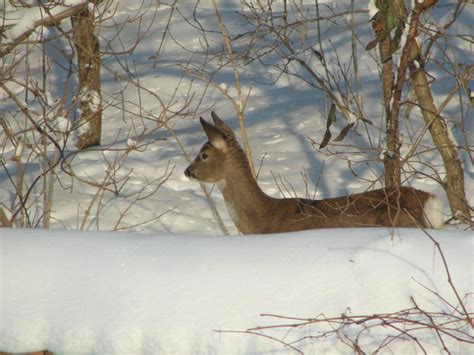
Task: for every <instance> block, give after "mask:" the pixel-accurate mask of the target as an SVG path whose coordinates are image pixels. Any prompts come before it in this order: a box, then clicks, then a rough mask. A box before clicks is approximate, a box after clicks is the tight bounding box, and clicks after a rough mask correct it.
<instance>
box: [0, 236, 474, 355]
mask: <svg viewBox="0 0 474 355" xmlns="http://www.w3.org/2000/svg"><path fill="white" fill-rule="evenodd" d="M430 233H431V234H432V236H433V237H434V238H435V239H436V240H437V241H438V242H439V243H440V245H441V248H442V249H443V253H444V255H445V257H446V259H447V261H448V263H449V267H450V272H451V277H452V280H453V282H454V283H455V285H456V288H457V291H458V292H459V294H460V295H462V297H464V295H466V294H467V293H469V292H471V291H472V280H473V277H474V275H473V269H472V267H470V266H472V248H473V243H472V241H473V238H472V236H471V235H470V233H469V232H460V231H458V232H451V231H436V232H435V231H430ZM0 234H1V235H0V236H1V239H0V243H1V257H2V284H1V287H2V293H1V296H2V298H1V302H0V314H1V315H2V321H1V327H0V346H1V347H2V350H7V351H16V352H19V351H32V350H37V349H50V350H51V351H53V352H56V353H60V354H63V353H66V354H67V353H84V354H85V353H94V354H110V353H113V354H263V353H266V352H270V353H287V352H288V351H289V350H288V348H285V347H284V346H282V345H281V344H280V343H278V342H275V341H270V340H268V339H265V338H260V337H257V336H254V335H249V334H238V333H223V332H219V331H229V330H232V331H245V330H246V329H247V328H251V327H255V326H262V325H271V324H285V323H291V321H282V320H279V319H272V318H270V317H261V316H260V314H262V313H270V314H276V315H281V316H292V317H302V318H310V317H316V316H319V315H321V314H324V315H325V316H326V317H330V316H339V315H341V314H343V313H345V314H347V315H371V314H373V313H390V312H397V311H400V310H402V309H407V308H411V307H413V303H412V302H411V301H410V298H413V299H414V300H415V302H416V303H417V304H418V306H419V307H420V308H422V309H425V310H427V311H437V310H439V311H445V312H447V313H452V312H453V311H454V310H453V309H450V307H449V304H451V305H456V304H457V300H456V298H455V295H454V293H453V291H452V289H451V288H450V286H449V284H448V282H447V274H446V272H445V269H444V264H443V262H442V259H441V257H440V255H439V254H438V253H437V251H436V249H435V248H434V244H433V243H432V241H431V240H430V239H428V238H427V237H426V236H424V235H423V233H422V232H420V231H416V230H404V231H390V230H387V229H370V230H366V229H353V230H351V231H344V230H315V231H306V232H302V233H296V234H283V235H270V236H254V237H242V236H236V237H231V238H230V237H229V238H216V237H212V236H183V235H141V234H129V233H125V234H119V233H106V232H102V233H98V232H89V233H81V232H75V231H68V232H65V231H43V230H28V231H26V230H11V231H4V230H2V231H1V232H0ZM420 284H422V285H424V286H425V287H428V288H429V289H430V290H432V291H434V292H436V293H438V294H439V295H440V296H441V297H443V298H444V299H445V300H446V302H444V301H442V300H441V299H440V298H438V297H435V296H433V294H432V293H431V292H430V291H428V290H427V289H425V288H424V287H423V286H421V285H420ZM469 299H470V300H471V301H472V297H470V298H469ZM447 302H449V304H448V303H447ZM468 305H470V306H472V302H469V303H468ZM325 330H328V326H327V325H324V324H322V325H312V326H307V327H304V328H295V329H276V330H267V331H263V332H262V333H263V334H266V335H269V336H274V337H278V338H280V339H282V340H284V341H285V342H288V343H293V342H294V341H295V340H298V339H300V338H302V337H304V336H311V335H313V336H317V335H320V334H321V332H322V331H325ZM465 330H468V327H467V326H466V327H465ZM390 331H391V333H396V332H395V331H394V330H393V329H390ZM427 333H428V332H426V330H423V331H420V332H415V333H414V334H413V335H416V336H417V337H418V340H419V341H420V342H421V343H422V344H423V346H424V347H425V349H426V350H427V351H429V352H430V353H431V352H432V353H438V352H439V351H440V349H441V348H440V347H441V344H440V343H439V341H438V340H437V337H436V334H435V333H434V332H431V333H429V334H427ZM343 334H345V335H346V336H347V337H350V338H355V336H356V332H355V331H354V330H353V329H351V328H349V327H348V328H347V329H345V330H343V331H341V336H342V335H343ZM384 335H385V336H386V335H387V329H383V328H382V327H380V328H379V329H372V330H371V331H369V332H367V334H365V336H364V337H363V338H362V340H361V343H362V344H363V345H364V349H365V350H366V351H367V350H370V349H375V348H377V347H378V346H379V343H380V341H381V339H383V337H384ZM446 338H447V337H446ZM446 342H447V345H448V346H449V347H450V348H451V349H453V350H454V351H459V353H466V354H467V350H468V349H469V348H468V347H467V345H465V346H464V347H460V346H459V345H454V346H453V342H452V341H451V340H450V339H449V338H448V339H446ZM293 345H294V346H296V347H298V348H300V350H302V351H305V352H306V353H309V354H329V353H332V354H334V353H351V350H350V349H349V347H347V345H344V343H343V342H341V341H338V339H337V338H336V337H334V336H332V337H327V338H322V339H319V340H314V341H313V340H311V339H305V340H302V341H300V342H297V343H294V344H293ZM390 350H391V351H392V353H396V354H402V353H403V354H415V353H418V352H419V351H420V349H419V348H417V347H416V346H415V345H414V343H413V342H408V341H403V340H398V341H396V342H395V343H394V344H393V346H391V347H390ZM471 350H472V347H471Z"/></svg>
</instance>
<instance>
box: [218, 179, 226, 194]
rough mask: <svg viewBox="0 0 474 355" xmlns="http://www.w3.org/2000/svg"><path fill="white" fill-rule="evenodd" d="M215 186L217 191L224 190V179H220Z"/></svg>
mask: <svg viewBox="0 0 474 355" xmlns="http://www.w3.org/2000/svg"><path fill="white" fill-rule="evenodd" d="M216 185H217V187H218V189H219V190H221V191H222V190H224V189H225V179H221V180H219V181H218V182H216Z"/></svg>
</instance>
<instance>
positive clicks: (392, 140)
mask: <svg viewBox="0 0 474 355" xmlns="http://www.w3.org/2000/svg"><path fill="white" fill-rule="evenodd" d="M376 5H377V8H378V10H379V11H378V13H377V14H376V15H375V17H374V18H373V19H372V28H373V30H374V33H375V35H376V40H375V41H373V43H375V44H378V47H379V54H380V60H381V62H382V77H381V79H382V89H383V104H384V116H385V122H386V125H385V128H386V134H387V136H386V137H387V146H386V150H385V152H384V175H385V186H386V187H394V188H397V187H399V186H400V185H401V160H400V146H401V144H400V138H399V128H398V112H399V106H400V102H399V101H400V98H399V97H397V95H396V94H397V93H398V94H400V93H401V87H400V92H397V91H394V87H395V77H394V74H393V60H392V54H393V52H394V49H395V48H396V47H397V46H398V42H399V38H400V35H401V31H402V30H403V24H404V19H405V17H406V14H405V8H404V5H403V1H402V0H378V1H377V2H376ZM392 33H394V35H393V38H392ZM375 44H373V45H375ZM369 46H372V45H369ZM400 70H402V71H404V68H399V71H400ZM397 78H398V77H397ZM397 84H401V85H403V82H401V83H400V82H399V80H397ZM397 86H398V85H397ZM398 96H400V95H398Z"/></svg>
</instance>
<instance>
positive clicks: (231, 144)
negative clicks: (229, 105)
mask: <svg viewBox="0 0 474 355" xmlns="http://www.w3.org/2000/svg"><path fill="white" fill-rule="evenodd" d="M211 115H212V119H213V121H214V125H212V124H211V123H209V122H207V121H206V120H204V119H203V118H202V117H200V119H199V120H200V122H201V125H202V128H203V129H204V132H206V135H207V138H208V139H209V140H208V141H207V142H206V143H205V144H204V145H203V146H202V148H201V150H200V151H199V154H198V155H197V156H196V158H195V159H194V161H193V162H192V163H191V165H189V167H188V168H187V169H186V170H185V171H184V174H185V175H186V176H187V177H188V178H194V179H197V180H200V181H204V182H209V183H216V182H219V181H221V180H222V179H224V178H225V176H226V174H227V172H228V171H230V169H231V164H230V160H231V159H230V156H231V153H232V151H234V150H235V149H236V148H238V149H240V147H239V145H238V143H237V140H236V138H235V134H234V132H233V131H232V129H231V128H230V127H229V126H227V125H226V124H225V122H224V121H222V120H221V119H220V118H219V116H217V114H216V113H215V112H212V114H211Z"/></svg>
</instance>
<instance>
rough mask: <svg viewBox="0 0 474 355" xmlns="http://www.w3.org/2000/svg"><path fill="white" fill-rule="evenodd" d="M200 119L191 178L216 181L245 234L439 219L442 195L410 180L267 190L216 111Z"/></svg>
mask: <svg viewBox="0 0 474 355" xmlns="http://www.w3.org/2000/svg"><path fill="white" fill-rule="evenodd" d="M211 116H212V119H213V122H214V124H212V123H209V122H208V121H206V120H205V119H203V118H202V117H200V122H201V125H202V128H203V129H204V132H205V133H206V135H207V138H208V141H207V142H206V143H204V145H203V146H202V148H201V149H200V151H199V154H198V155H197V156H196V158H195V159H194V160H193V161H192V162H191V164H190V165H189V166H188V167H187V168H186V170H185V171H184V174H185V176H186V177H188V178H189V179H191V180H199V181H202V182H206V183H213V184H216V185H217V187H218V189H219V190H220V192H221V193H222V196H223V197H224V202H225V205H226V207H227V211H228V214H229V216H230V218H231V219H232V221H233V222H234V224H235V226H236V227H237V229H238V231H239V232H240V233H242V234H244V235H246V234H268V233H284V232H296V231H302V230H307V229H320V228H357V227H391V228H395V227H422V228H440V227H441V226H442V224H443V216H442V213H441V200H440V199H439V198H438V197H437V196H436V195H434V194H431V193H428V192H425V191H421V190H417V189H415V188H412V187H408V186H400V187H398V188H380V189H376V190H371V191H366V192H361V193H355V194H348V195H345V196H340V197H334V198H326V199H321V200H311V199H306V198H298V197H293V198H276V197H271V196H269V195H267V194H266V193H265V192H263V190H262V189H261V188H260V186H259V185H258V183H257V181H256V179H255V177H254V176H253V174H252V172H251V169H250V165H249V162H248V159H247V156H246V154H245V153H244V151H243V149H242V148H241V146H240V144H239V143H238V141H237V138H236V136H235V133H234V131H233V130H232V129H231V128H230V127H229V126H228V125H227V124H226V123H225V122H224V121H223V120H222V119H221V118H220V117H219V116H218V115H217V114H216V113H215V112H212V113H211Z"/></svg>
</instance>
